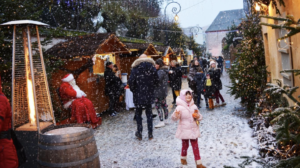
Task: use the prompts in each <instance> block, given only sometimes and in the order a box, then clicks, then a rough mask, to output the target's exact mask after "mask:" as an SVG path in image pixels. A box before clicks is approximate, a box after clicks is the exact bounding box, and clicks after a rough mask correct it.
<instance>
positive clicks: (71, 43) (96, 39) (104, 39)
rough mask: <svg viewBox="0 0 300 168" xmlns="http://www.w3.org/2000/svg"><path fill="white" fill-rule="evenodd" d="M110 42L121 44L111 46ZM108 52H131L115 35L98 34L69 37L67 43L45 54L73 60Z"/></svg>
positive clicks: (55, 46) (52, 48)
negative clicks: (77, 57)
mask: <svg viewBox="0 0 300 168" xmlns="http://www.w3.org/2000/svg"><path fill="white" fill-rule="evenodd" d="M108 41H110V42H119V43H120V45H118V46H117V45H109V44H108ZM101 46H103V48H102V47H101ZM107 51H111V52H122V51H123V52H124V51H125V52H129V51H128V50H127V49H126V47H125V45H124V44H123V43H122V42H121V41H119V39H118V38H117V37H116V36H115V35H114V34H108V33H98V34H90V35H84V36H76V37H69V38H68V39H67V41H65V42H60V43H58V44H56V45H54V46H53V47H51V48H50V49H48V50H47V51H46V52H45V54H49V55H53V56H54V57H58V58H63V59H71V58H73V57H76V56H92V55H94V54H95V53H105V52H107Z"/></svg>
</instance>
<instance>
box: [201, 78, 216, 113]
mask: <svg viewBox="0 0 300 168" xmlns="http://www.w3.org/2000/svg"><path fill="white" fill-rule="evenodd" d="M203 93H204V98H205V103H206V108H209V105H208V104H210V108H211V109H213V108H214V105H213V101H212V99H213V98H214V93H215V87H214V83H213V80H212V79H211V77H210V74H206V79H205V81H204V84H203ZM208 99H209V101H208Z"/></svg>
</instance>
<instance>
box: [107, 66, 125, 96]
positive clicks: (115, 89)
mask: <svg viewBox="0 0 300 168" xmlns="http://www.w3.org/2000/svg"><path fill="white" fill-rule="evenodd" d="M104 79H105V94H106V95H107V96H110V95H115V96H116V97H118V96H120V95H121V94H122V92H123V89H122V81H121V79H120V78H119V77H117V76H116V75H115V73H114V72H113V71H112V69H110V68H106V70H105V71H104Z"/></svg>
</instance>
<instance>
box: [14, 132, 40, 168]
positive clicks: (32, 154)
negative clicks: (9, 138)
mask: <svg viewBox="0 0 300 168" xmlns="http://www.w3.org/2000/svg"><path fill="white" fill-rule="evenodd" d="M15 133H16V136H17V137H18V139H19V141H20V142H21V144H22V145H23V147H24V150H25V154H26V158H27V162H26V163H24V164H23V165H21V166H20V168H34V167H38V162H37V156H38V132H37V131H17V130H16V131H15Z"/></svg>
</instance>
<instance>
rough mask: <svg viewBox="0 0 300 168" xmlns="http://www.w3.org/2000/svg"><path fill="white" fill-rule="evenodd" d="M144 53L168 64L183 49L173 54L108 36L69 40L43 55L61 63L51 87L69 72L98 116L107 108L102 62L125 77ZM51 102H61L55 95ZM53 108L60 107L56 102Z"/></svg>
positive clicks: (144, 44)
mask: <svg viewBox="0 0 300 168" xmlns="http://www.w3.org/2000/svg"><path fill="white" fill-rule="evenodd" d="M177 50H178V51H177ZM143 53H144V54H146V55H147V56H148V57H149V58H152V59H154V60H157V59H158V58H161V59H163V60H164V62H165V63H166V64H167V65H169V62H170V61H172V60H176V61H179V60H178V58H179V57H178V54H179V55H180V57H181V56H182V54H184V52H183V50H182V49H181V50H180V49H176V50H175V51H174V50H173V49H172V48H171V47H169V46H160V45H154V44H151V43H128V42H122V41H121V40H120V39H119V38H118V37H117V36H116V35H114V34H108V33H99V34H90V35H84V36H77V37H70V38H68V39H67V41H65V42H60V43H58V44H56V45H54V46H53V47H52V48H50V49H48V50H47V51H46V52H45V54H46V55H48V56H49V58H50V60H51V62H52V63H55V62H62V66H60V68H59V70H57V71H55V72H54V73H53V74H52V78H51V80H50V81H49V83H50V86H51V88H52V89H56V90H57V89H58V88H59V87H60V84H61V79H62V78H63V77H64V76H65V75H66V74H67V73H72V74H73V75H74V77H75V79H76V83H77V85H78V86H79V87H80V89H81V90H83V91H84V92H85V93H86V94H87V98H88V99H90V100H91V101H92V102H93V104H94V107H95V109H96V111H97V113H102V112H103V111H105V110H106V109H108V106H109V100H108V97H106V96H105V93H104V88H105V81H104V77H103V76H104V70H105V62H106V61H111V62H113V63H114V64H116V65H117V66H118V67H119V69H120V70H121V73H127V74H128V76H127V78H128V77H129V75H130V71H131V65H132V63H133V62H134V61H135V60H136V59H137V58H138V56H140V55H141V54H143ZM53 99H54V101H55V102H60V99H59V96H58V94H54V96H53ZM56 105H57V106H60V104H59V103H58V104H56ZM61 109H63V108H61Z"/></svg>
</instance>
